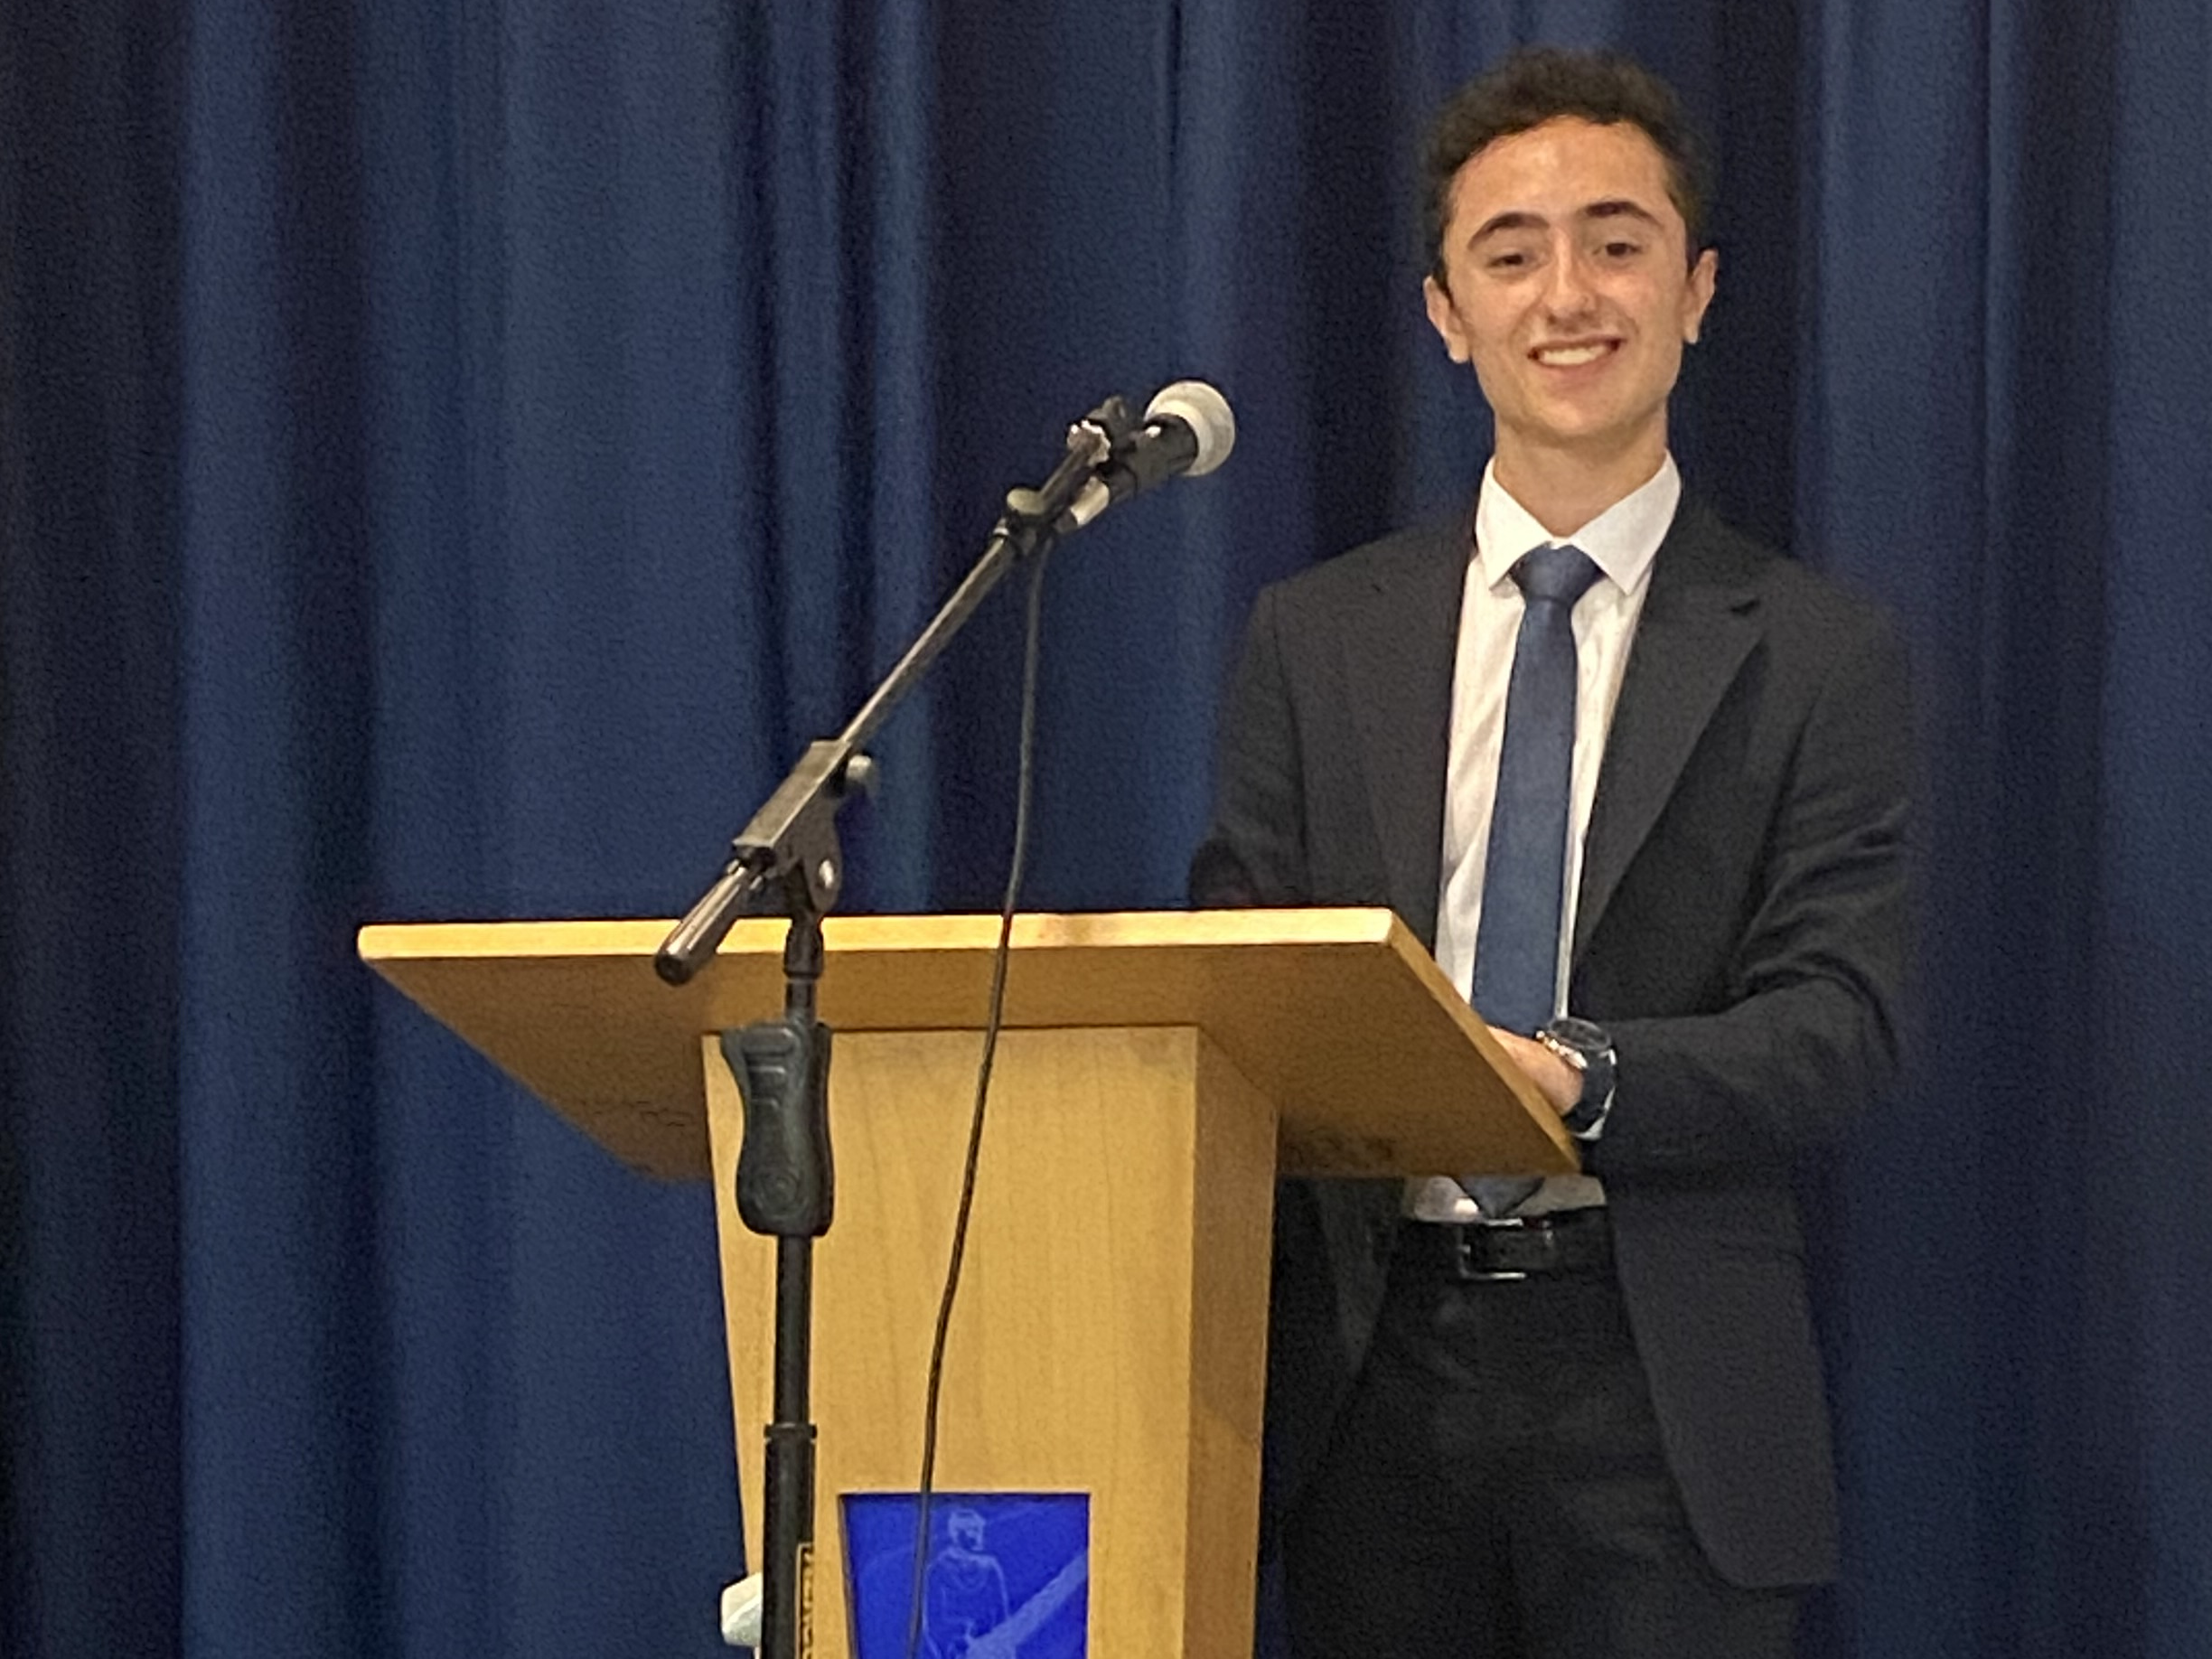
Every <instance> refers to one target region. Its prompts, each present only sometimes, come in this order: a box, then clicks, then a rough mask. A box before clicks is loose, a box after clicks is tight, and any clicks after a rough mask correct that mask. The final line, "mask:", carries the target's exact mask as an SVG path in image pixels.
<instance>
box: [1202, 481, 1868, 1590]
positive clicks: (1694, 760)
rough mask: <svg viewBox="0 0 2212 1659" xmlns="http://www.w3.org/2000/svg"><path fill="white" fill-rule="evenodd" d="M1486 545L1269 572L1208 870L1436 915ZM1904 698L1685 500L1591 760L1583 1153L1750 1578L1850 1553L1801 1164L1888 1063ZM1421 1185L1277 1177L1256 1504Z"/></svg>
mask: <svg viewBox="0 0 2212 1659" xmlns="http://www.w3.org/2000/svg"><path fill="white" fill-rule="evenodd" d="M1467 550H1468V538H1467V527H1466V520H1464V519H1462V520H1457V521H1454V522H1452V523H1450V524H1446V525H1438V526H1433V527H1429V528H1427V529H1422V530H1411V531H1407V532H1404V533H1401V534H1399V535H1396V536H1392V537H1390V538H1387V539H1383V540H1382V541H1378V542H1374V543H1373V544H1371V545H1369V546H1367V547H1364V548H1360V549H1358V550H1356V551H1354V552H1352V553H1349V554H1346V555H1345V556H1344V557H1343V558H1336V559H1332V560H1330V561H1329V562H1327V563H1326V564H1324V565H1321V566H1318V567H1315V568H1314V569H1312V570H1309V571H1307V572H1305V573H1303V574H1302V575H1300V576H1296V577H1294V578H1292V579H1291V580H1289V581H1287V582H1284V583H1281V584H1279V585H1277V586H1273V587H1270V588H1269V589H1268V590H1266V591H1265V592H1263V593H1262V594H1261V596H1260V599H1259V602H1258V604H1257V605H1256V607H1255V609H1254V612H1253V615H1252V620H1251V628H1250V631H1249V634H1248V637H1247V641H1246V644H1245V648H1244V653H1243V658H1242V663H1241V665H1240V667H1239V669H1238V670H1237V674H1236V678H1235V680H1234V682H1233V689H1232V692H1231V696H1230V698H1229V702H1228V704H1227V707H1226V709H1225V711H1224V719H1223V742H1222V750H1221V763H1220V778H1219V783H1218V790H1217V796H1216V804H1215V811H1214V822H1213V826H1212V829H1211V831H1210V833H1209V835H1208V838H1207V839H1206V841H1205V843H1204V846H1202V847H1201V848H1200V849H1199V852H1198V854H1197V856H1196V858H1195V860H1194V863H1193V867H1192V873H1191V885H1192V896H1193V899H1194V900H1195V902H1196V903H1199V904H1390V905H1392V907H1394V908H1395V909H1396V910H1397V911H1398V913H1399V914H1401V915H1402V916H1403V917H1404V918H1405V920H1406V921H1407V922H1408V923H1409V924H1411V926H1412V927H1413V928H1414V930H1415V931H1416V932H1418V933H1420V936H1421V937H1422V938H1423V939H1424V940H1426V941H1429V942H1431V943H1433V942H1434V939H1435V932H1436V909H1437V902H1438V895H1439V877H1440V860H1441V857H1442V846H1443V811H1444V787H1445V767H1446V758H1447V744H1448V734H1449V726H1450V694H1451V680H1452V670H1453V660H1454V653H1455V651H1456V648H1457V637H1458V620H1459V609H1460V597H1461V592H1462V581H1463V576H1464V573H1465V567H1466V560H1467ZM1910 731H1911V718H1910V712H1909V709H1908V707H1907V686H1906V671H1905V663H1904V661H1903V655H1902V651H1901V650H1900V647H1899V645H1898V641H1897V638H1896V636H1895V634H1894V633H1893V632H1892V630H1891V629H1890V627H1889V625H1888V623H1886V622H1885V620H1884V619H1883V618H1882V616H1881V615H1880V614H1879V613H1878V612H1876V611H1875V610H1874V609H1872V608H1871V607H1870V606H1869V605H1865V604H1863V603H1861V602H1860V601H1858V600H1856V599H1853V598H1851V597H1850V596H1849V595H1845V594H1844V593H1842V592H1841V591H1840V590H1838V589H1837V588H1835V587H1833V586H1831V585H1829V584H1828V583H1826V582H1824V581H1823V580H1822V579H1821V578H1820V577H1818V576H1815V575H1814V574H1813V573H1811V572H1810V571H1808V570H1806V569H1804V567H1801V566H1799V565H1797V564H1795V562H1793V561H1791V560H1789V559H1786V558H1779V557H1777V556H1776V555H1774V554H1772V553H1769V552H1767V550H1765V549H1764V548H1760V547H1758V546H1757V544H1755V543H1753V542H1751V541H1749V540H1748V539H1745V538H1744V537H1742V536H1740V535H1739V534H1737V533H1736V532H1735V531H1733V530H1729V529H1728V528H1727V527H1726V526H1724V525H1723V524H1721V523H1720V520H1717V519H1715V518H1714V517H1712V516H1711V514H1710V513H1708V512H1706V511H1703V510H1701V508H1699V507H1698V506H1696V505H1695V504H1694V503H1692V502H1691V501H1684V502H1683V505H1682V509H1681V511H1679V512H1678V513H1677V515H1676V518H1675V522H1674V525H1673V529H1672V530H1670V531H1669V533H1668V536H1667V538H1666V540H1665V542H1664V545H1663V546H1662V547H1661V548H1660V550H1659V555H1658V558H1657V562H1656V564H1655V566H1654V570H1653V574H1652V578H1651V590H1650V593H1649V595H1647V597H1646V599H1645V607H1644V613H1643V615H1642V618H1641V619H1640V621H1639V623H1638V624H1637V629H1636V639H1635V642H1634V644H1633V646H1632V648H1631V651H1630V654H1629V660H1628V664H1627V668H1626V677H1625V679H1624V680H1623V682H1622V687H1621V692H1620V697H1619V700H1618V702H1617V704H1616V706H1615V712H1614V717H1613V725H1612V729H1611V732H1610V734H1609V736H1608V739H1607V745H1606V752H1605V758H1604V762H1603V764H1602V766H1601V768H1600V771H1599V774H1598V793H1597V799H1596V803H1595V805H1594V807H1593V809H1592V811H1591V816H1590V824H1589V840H1588V844H1587V848H1586V851H1585V854H1584V863H1583V872H1582V886H1581V893H1580V898H1579V904H1578V907H1577V913H1576V922H1575V940H1574V955H1573V965H1572V971H1571V978H1570V992H1569V998H1568V1006H1569V1008H1570V1010H1571V1011H1572V1012H1574V1013H1576V1014H1579V1015H1582V1016H1584V1017H1589V1018H1592V1019H1596V1020H1598V1021H1600V1022H1601V1023H1603V1024H1604V1025H1605V1026H1607V1029H1608V1030H1609V1031H1610V1032H1611V1033H1612V1034H1613V1036H1614V1039H1615V1042H1616V1045H1617V1049H1618V1052H1619V1056H1620V1071H1619V1083H1618V1092H1617V1097H1616V1104H1615V1108H1614V1111H1613V1114H1612V1117H1611V1120H1609V1122H1608V1124H1607V1129H1606V1132H1605V1137H1604V1139H1603V1140H1602V1141H1600V1142H1599V1143H1598V1145H1597V1146H1595V1147H1594V1148H1591V1154H1590V1157H1589V1160H1588V1162H1589V1167H1590V1168H1591V1169H1592V1170H1593V1172H1594V1173H1596V1174H1598V1175H1599V1176H1602V1177H1603V1179H1604V1181H1605V1184H1606V1192H1607V1199H1608V1201H1609V1203H1610V1204H1611V1205H1612V1215H1613V1226H1614V1234H1615V1247H1616V1253H1617V1261H1618V1270H1619V1276H1620V1282H1621V1289H1622V1291H1623V1294H1624V1296H1625V1298H1626V1303H1627V1308H1628V1313H1629V1318H1630V1322H1631V1324H1632V1326H1633V1327H1634V1330H1635V1333H1636V1346H1637V1350H1638V1352H1639V1354H1641V1355H1642V1358H1643V1361H1644V1364H1645V1371H1646V1373H1648V1375H1649V1378H1650V1382H1651V1390H1652V1395H1653V1401H1654V1406H1655V1408H1656V1410H1657V1413H1658V1418H1659V1424H1660V1430H1661V1434H1662V1436H1663V1438H1664V1441H1665V1445H1666V1449H1667V1454H1668V1457H1669V1460H1670V1463H1671V1464H1672V1467H1673V1471H1674V1474H1675V1476H1676V1477H1677V1479H1678V1480H1679V1482H1680V1484H1681V1486H1682V1495H1683V1499H1684V1501H1685V1503H1686V1504H1687V1506H1688V1509H1689V1513H1690V1519H1691V1523H1692V1526H1693V1528H1694V1529H1695V1530H1696V1532H1697V1534H1698V1536H1699V1539H1700V1541H1701V1542H1702V1543H1703V1544H1704V1546H1705V1548H1706V1551H1707V1552H1708V1554H1709V1555H1710V1556H1711V1560H1712V1561H1713V1562H1714V1564H1715V1566H1716V1567H1718V1568H1719V1569H1720V1571H1721V1572H1722V1573H1724V1574H1725V1575H1726V1576H1728V1577H1729V1579H1733V1580H1735V1581H1736V1582H1738V1583H1740V1584H1745V1585H1753V1586H1774V1585H1786V1584H1803V1583H1810V1582H1815V1581H1818V1580H1820V1579H1825V1578H1828V1577H1830V1576H1832V1574H1833V1571H1834V1566H1835V1553H1836V1523H1835V1504H1834V1494H1833V1489H1832V1468H1831V1461H1830V1453H1829V1440H1828V1427H1827V1414H1826V1407H1825V1401H1824V1398H1823V1391H1822V1385H1821V1379H1820V1374H1819V1369H1818V1364H1817V1359H1816V1356H1815V1354H1814V1342H1813V1335H1812V1329H1811V1323H1810V1320H1809V1317H1808V1314H1807V1309H1806V1299H1805V1285H1804V1242H1803V1239H1802V1235H1801V1233H1800V1228H1799V1222H1798V1215H1797V1209H1796V1204H1795V1198H1794V1196H1793V1193H1792V1184H1791V1173H1792V1168H1793V1165H1794V1163H1795V1159H1796V1158H1797V1156H1798V1155H1799V1154H1800V1153H1801V1152H1802V1151H1803V1150H1804V1148H1807V1147H1808V1146H1811V1145H1814V1144H1817V1143H1821V1142H1824V1141H1826V1140H1828V1139H1831V1138H1832V1136H1833V1135H1834V1134H1835V1133H1836V1131H1838V1130H1839V1129H1841V1128H1842V1126H1843V1125H1844V1123H1845V1122H1846V1121H1847V1120H1849V1119H1850V1118H1851V1116H1852V1114H1853V1113H1855V1112H1856V1111H1859V1110H1860V1109H1861V1107H1862V1106H1864V1105H1865V1104H1866V1103H1868V1102H1869V1101H1870V1100H1872V1099H1873V1098H1874V1097H1875V1096H1877V1095H1878V1094H1879V1092H1882V1091H1883V1090H1884V1089H1885V1087H1886V1086H1887V1085H1888V1083H1889V1081H1890V1078H1891V1076H1892V1073H1893V1071H1894V1068H1895V1065H1896V1064H1897V1060H1898V1047H1899V1030H1898V1027H1899V1004H1900V1000H1901V997H1902V993H1903V987H1904V980H1905V976H1906V966H1907V954H1908V927H1907V890H1908V886H1909V882H1908V876H1907V811H1908V803H1909V802H1908V798H1909V794H1910V781H1911V772H1912V768H1911V764H1910V752H1911V745H1910ZM1399 1204H1400V1185H1399V1184H1398V1183H1396V1182H1392V1181H1382V1182H1375V1181H1343V1182H1320V1181H1313V1182H1286V1183H1284V1184H1283V1186H1282V1189H1281V1191H1280V1193H1279V1197H1278V1204H1277V1216H1276V1258H1275V1285H1274V1307H1273V1325H1272V1330H1271V1336H1270V1357H1269V1393H1268V1440H1267V1448H1266V1459H1265V1473H1266V1478H1265V1482H1264V1494H1263V1505H1262V1507H1263V1523H1262V1531H1263V1534H1271V1532H1272V1529H1273V1527H1274V1525H1275V1524H1276V1523H1278V1522H1279V1519H1280V1516H1281V1515H1282V1514H1283V1513H1284V1512H1285V1510H1286V1509H1287V1508H1288V1507H1289V1505H1290V1504H1295V1503H1296V1502H1297V1501H1298V1499H1299V1498H1300V1496H1301V1495H1302V1490H1301V1489H1302V1486H1303V1485H1304V1480H1305V1475H1306V1471H1307V1470H1308V1468H1310V1467H1311V1466H1312V1463H1313V1460H1314V1458H1315V1457H1317V1455H1318V1452H1319V1450H1320V1449H1321V1447H1322V1445H1323V1444H1324V1443H1325V1441H1326V1437H1327V1435H1328V1433H1329V1431H1330V1428H1331V1425H1332V1423H1333V1421H1334V1420H1335V1417H1336V1411H1337V1409H1338V1407H1339V1406H1340V1405H1341V1403H1342V1401H1343V1399H1344V1396H1345V1390H1346V1389H1347V1388H1348V1386H1349V1384H1350V1382H1351V1380H1352V1378H1353V1377H1354V1374H1355V1373H1357V1371H1358V1369H1359V1366H1360V1364H1361V1362H1362V1358H1363V1356H1364V1353H1365V1349H1366V1345H1367V1342H1368V1340H1369V1337H1370V1335H1371V1333H1372V1331H1373V1323H1374V1318H1375V1314H1376V1312H1377V1309H1378V1308H1379V1307H1380V1305H1381V1299H1382V1283H1383V1276H1384V1271H1385V1268H1386V1265H1387V1255H1388V1251H1389V1247H1390V1242H1391V1240H1392V1237H1393V1236H1394V1233H1395V1221H1396V1216H1397V1214H1398V1210H1399ZM1323 1501H1326V1499H1325V1498H1324V1500H1323Z"/></svg>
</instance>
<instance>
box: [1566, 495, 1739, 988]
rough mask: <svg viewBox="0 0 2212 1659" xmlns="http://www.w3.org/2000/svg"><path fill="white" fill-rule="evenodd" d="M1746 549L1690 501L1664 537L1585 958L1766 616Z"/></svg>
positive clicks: (1610, 765)
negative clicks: (1762, 616)
mask: <svg viewBox="0 0 2212 1659" xmlns="http://www.w3.org/2000/svg"><path fill="white" fill-rule="evenodd" d="M1752 568H1753V567H1752V562H1751V558H1750V557H1749V556H1748V553H1747V550H1746V549H1745V548H1743V546H1742V545H1741V544H1740V543H1738V542H1737V541H1736V540H1735V539H1734V538H1732V537H1731V536H1730V535H1729V533H1728V532H1727V531H1726V530H1723V529H1722V528H1721V526H1720V523H1719V521H1718V520H1715V519H1713V518H1712V517H1711V515H1710V514H1709V513H1707V512H1706V511H1704V510H1703V509H1701V508H1699V507H1697V506H1695V505H1693V504H1692V503H1690V502H1687V501H1685V502H1684V503H1683V505H1682V511H1680V512H1679V513H1677V514H1676V515H1675V520H1674V525H1673V529H1672V530H1669V531H1668V532H1667V538H1666V540H1665V541H1664V542H1663V543H1662V544H1661V545H1660V548H1659V554H1658V558H1657V560H1656V562H1655V563H1654V566H1653V567H1652V587H1651V593H1650V595H1648V596H1647V597H1646V598H1645V602H1644V614H1643V616H1642V617H1641V618H1640V619H1639V620H1638V622H1637V623H1636V642H1635V643H1634V645H1633V646H1632V647H1631V648H1630V651H1629V654H1628V667H1627V670H1626V674H1625V675H1624V677H1623V679H1622V680H1621V690H1620V698H1619V700H1618V701H1617V703H1616V704H1615V705H1614V708H1613V725H1612V729H1611V730H1610V731H1609V732H1608V733H1607V736H1606V750H1605V759H1604V761H1603V763H1602V764H1600V766H1599V768H1598V795H1597V800H1596V801H1595V802H1594V804H1593V805H1592V807H1591V809H1590V823H1589V839H1588V841H1587V842H1586V844H1585V847H1584V849H1583V855H1582V891H1581V897H1580V901H1579V903H1578V904H1577V905H1576V906H1575V939H1574V957H1575V960H1576V961H1578V962H1579V961H1580V960H1581V957H1582V953H1583V952H1584V951H1585V950H1587V949H1588V948H1589V942H1590V939H1591V937H1592V935H1593V934H1595V933H1596V932H1597V929H1598V923H1599V922H1600V921H1601V920H1603V918H1604V916H1605V911H1606V906H1607V904H1609V903H1611V901H1612V898H1613V895H1614V892H1615V890H1616V889H1617V887H1618V886H1620V881H1621V877H1622V876H1623V875H1625V874H1626V871H1627V868H1628V866H1629V864H1630V863H1631V862H1632V861H1633V860H1634V859H1635V858H1636V852H1637V850H1638V849H1639V848H1641V847H1642V846H1643V845H1644V840H1645V837H1646V836H1647V835H1649V834H1650V833H1651V828H1652V825H1653V824H1654V823H1655V822H1656V821H1657V820H1658V817H1659V812H1660V810H1661V809H1662V808H1663V807H1664V806H1665V804H1666V801H1667V797H1668V796H1669V795H1671V794H1673V791H1674V785H1675V783H1676V781H1677V780H1678V779H1679V778H1680V777H1681V776H1682V767H1683V766H1684V765H1685V764H1687V763H1688V761H1689V759H1690V755H1691V751H1692V750H1693V749H1694V748H1695V747H1696V746H1697V743H1698V739H1699V738H1700V737H1701V736H1703V735H1704V732H1705V727H1706V726H1707V724H1708V723H1709V722H1710V721H1711V718H1712V715H1713V710H1714V709H1715V708H1718V707H1719V706H1720V698H1721V695H1722V693H1724V692H1725V691H1726V690H1727V689H1728V688H1729V682H1730V681H1732V680H1734V679H1735V678H1736V675H1737V673H1738V672H1739V670H1741V669H1742V667H1743V663H1744V659H1745V658H1746V657H1747V656H1748V655H1749V654H1750V651H1751V648H1752V646H1753V645H1754V644H1756V643H1757V641H1758V637H1759V633H1760V631H1761V628H1762V626H1763V624H1762V623H1761V622H1760V620H1759V617H1758V595H1757V589H1756V588H1755V587H1754V586H1753V585H1752V581H1751V573H1752Z"/></svg>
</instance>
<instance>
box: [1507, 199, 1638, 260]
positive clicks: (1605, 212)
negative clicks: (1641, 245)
mask: <svg viewBox="0 0 2212 1659" xmlns="http://www.w3.org/2000/svg"><path fill="white" fill-rule="evenodd" d="M1575 217H1576V218H1577V219H1585V220H1588V219H1640V220H1643V221H1644V222H1645V224H1647V225H1650V226H1651V227H1652V228H1653V229H1654V230H1657V229H1660V228H1661V227H1660V223H1659V218H1658V215H1656V214H1655V213H1654V212H1653V211H1651V210H1650V209H1649V208H1647V207H1645V205H1644V204H1643V203H1642V202H1636V201H1632V200H1631V199H1630V198H1628V197H1626V196H1608V197H1607V198H1605V199H1604V200H1602V201H1598V202H1591V203H1590V204H1589V206H1587V207H1584V208H1580V209H1578V210H1577V211H1576V212H1575ZM1546 222H1547V221H1546V220H1545V219H1544V217H1543V215H1542V214H1541V213H1531V212H1526V211H1523V210H1521V209H1518V208H1514V209H1509V210H1507V211H1505V212H1503V213H1495V214H1493V215H1492V216H1491V217H1490V218H1488V219H1486V220H1483V222H1482V224H1481V225H1480V226H1479V227H1478V228H1477V229H1476V232H1475V234H1474V235H1473V236H1470V237H1469V238H1467V246H1468V247H1469V248H1472V247H1474V246H1475V244H1476V243H1477V242H1479V241H1481V240H1482V239H1484V238H1485V237H1487V236H1495V235H1497V234H1498V233H1499V232H1500V231H1504V230H1542V229H1543V228H1544V225H1545V223H1546Z"/></svg>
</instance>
